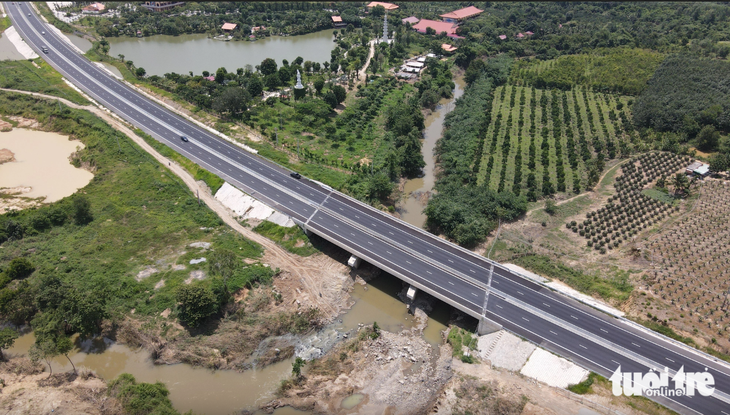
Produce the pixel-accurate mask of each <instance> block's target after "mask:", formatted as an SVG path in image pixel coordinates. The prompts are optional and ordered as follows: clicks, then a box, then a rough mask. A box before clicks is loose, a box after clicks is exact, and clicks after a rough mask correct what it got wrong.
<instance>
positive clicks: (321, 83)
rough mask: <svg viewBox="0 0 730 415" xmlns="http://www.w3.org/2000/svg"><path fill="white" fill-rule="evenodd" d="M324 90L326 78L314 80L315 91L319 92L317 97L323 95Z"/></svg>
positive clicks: (319, 77)
mask: <svg viewBox="0 0 730 415" xmlns="http://www.w3.org/2000/svg"><path fill="white" fill-rule="evenodd" d="M322 88H324V78H322V77H321V76H318V77H317V79H315V80H314V90H315V91H317V95H319V94H321V93H322Z"/></svg>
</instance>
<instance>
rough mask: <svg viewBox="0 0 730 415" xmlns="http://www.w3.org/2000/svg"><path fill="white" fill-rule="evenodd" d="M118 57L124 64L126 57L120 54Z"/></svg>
mask: <svg viewBox="0 0 730 415" xmlns="http://www.w3.org/2000/svg"><path fill="white" fill-rule="evenodd" d="M117 56H119V59H120V60H121V61H122V63H124V55H122V54H121V53H120V54H119V55H117Z"/></svg>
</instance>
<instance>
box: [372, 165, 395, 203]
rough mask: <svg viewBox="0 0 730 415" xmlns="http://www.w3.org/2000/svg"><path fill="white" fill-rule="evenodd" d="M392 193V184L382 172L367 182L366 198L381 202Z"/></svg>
mask: <svg viewBox="0 0 730 415" xmlns="http://www.w3.org/2000/svg"><path fill="white" fill-rule="evenodd" d="M391 193H393V183H392V182H391V181H390V177H388V176H387V175H386V174H385V173H384V172H382V171H381V172H378V173H376V174H375V175H374V176H372V177H371V178H370V180H369V182H368V196H369V197H370V198H371V199H378V200H383V199H385V198H386V197H388V196H390V194H391Z"/></svg>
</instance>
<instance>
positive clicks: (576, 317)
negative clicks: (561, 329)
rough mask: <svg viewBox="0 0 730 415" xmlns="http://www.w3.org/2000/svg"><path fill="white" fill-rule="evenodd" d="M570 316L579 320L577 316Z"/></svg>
mask: <svg viewBox="0 0 730 415" xmlns="http://www.w3.org/2000/svg"><path fill="white" fill-rule="evenodd" d="M570 316H571V317H573V318H574V319H576V320H578V317H576V316H574V315H572V314H571V315H570Z"/></svg>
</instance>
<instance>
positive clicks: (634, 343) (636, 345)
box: [631, 342, 641, 347]
mask: <svg viewBox="0 0 730 415" xmlns="http://www.w3.org/2000/svg"><path fill="white" fill-rule="evenodd" d="M631 344H633V345H634V346H636V347H641V346H639V345H638V344H636V343H634V342H631Z"/></svg>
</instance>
